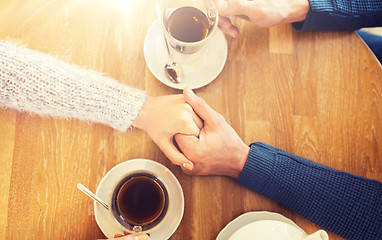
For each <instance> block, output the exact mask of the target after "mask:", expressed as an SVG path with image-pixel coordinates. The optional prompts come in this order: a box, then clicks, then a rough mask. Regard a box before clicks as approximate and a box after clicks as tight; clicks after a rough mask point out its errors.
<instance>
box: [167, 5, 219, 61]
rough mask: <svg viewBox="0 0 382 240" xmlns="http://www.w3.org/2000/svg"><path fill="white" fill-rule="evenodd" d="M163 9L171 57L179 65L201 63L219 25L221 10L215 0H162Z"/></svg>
mask: <svg viewBox="0 0 382 240" xmlns="http://www.w3.org/2000/svg"><path fill="white" fill-rule="evenodd" d="M160 12H161V16H160V25H161V28H162V30H163V32H164V34H165V38H166V41H167V43H168V45H169V51H170V55H171V58H172V60H174V61H175V62H176V63H177V64H180V65H189V64H198V65H201V64H202V63H199V62H200V61H203V60H204V59H205V55H206V52H207V51H206V47H205V46H206V44H207V42H208V41H209V40H210V39H211V37H212V36H213V34H214V33H215V31H216V30H217V25H218V18H219V16H218V11H217V9H216V7H215V5H214V3H213V2H212V0H193V1H174V0H161V1H160Z"/></svg>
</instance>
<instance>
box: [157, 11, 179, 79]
mask: <svg viewBox="0 0 382 240" xmlns="http://www.w3.org/2000/svg"><path fill="white" fill-rule="evenodd" d="M155 9H156V12H157V15H158V21H159V24H160V25H162V22H161V19H160V7H159V5H158V4H156V5H155ZM161 32H162V34H163V38H164V41H165V43H166V49H167V53H168V61H167V63H166V65H164V70H165V72H166V74H167V76H168V77H169V78H170V80H171V81H172V82H173V83H180V82H182V68H181V67H180V65H179V64H177V63H176V62H174V61H173V60H172V59H171V55H170V49H169V48H168V42H167V39H166V36H165V34H164V32H163V29H162V27H161Z"/></svg>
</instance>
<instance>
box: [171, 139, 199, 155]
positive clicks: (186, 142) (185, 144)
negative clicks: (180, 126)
mask: <svg viewBox="0 0 382 240" xmlns="http://www.w3.org/2000/svg"><path fill="white" fill-rule="evenodd" d="M175 141H176V144H178V146H179V148H180V150H181V151H182V152H183V153H184V154H186V155H187V152H190V151H193V150H194V149H196V147H195V145H196V144H197V143H198V138H197V137H195V136H192V135H185V134H176V135H175Z"/></svg>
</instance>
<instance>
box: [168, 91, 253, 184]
mask: <svg viewBox="0 0 382 240" xmlns="http://www.w3.org/2000/svg"><path fill="white" fill-rule="evenodd" d="M183 95H184V99H185V101H186V103H188V104H189V105H190V106H191V107H192V108H193V110H194V111H195V112H196V114H198V116H199V117H200V118H201V119H202V120H203V121H204V127H203V128H202V129H201V131H200V135H199V138H198V137H195V136H191V135H183V134H177V135H175V140H176V142H177V144H178V146H179V148H180V150H181V151H182V152H183V154H184V155H185V156H186V157H187V158H188V159H189V160H190V161H192V162H193V164H194V169H193V170H192V171H190V170H187V169H185V168H183V171H184V172H185V173H188V174H192V175H226V176H230V177H233V178H237V177H238V176H239V174H240V172H241V171H242V169H243V167H244V165H245V162H246V161H247V156H248V152H249V147H248V146H247V145H246V144H245V143H244V142H243V141H242V140H241V139H240V137H239V136H238V135H237V133H236V132H235V130H234V129H233V128H232V127H231V126H230V125H229V124H228V123H227V122H226V121H225V120H224V118H223V116H221V115H220V114H219V113H217V112H215V111H214V110H213V109H212V108H211V107H210V106H208V105H207V103H206V102H205V101H204V100H203V99H201V98H199V97H198V96H196V95H195V94H194V93H193V92H192V90H191V89H189V88H186V89H185V90H184V91H183Z"/></svg>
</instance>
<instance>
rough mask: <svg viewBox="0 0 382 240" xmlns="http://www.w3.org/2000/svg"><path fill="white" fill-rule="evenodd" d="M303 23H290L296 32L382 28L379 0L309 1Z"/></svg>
mask: <svg viewBox="0 0 382 240" xmlns="http://www.w3.org/2000/svg"><path fill="white" fill-rule="evenodd" d="M309 4H310V10H309V12H308V15H307V16H306V19H305V20H304V21H303V22H296V23H292V26H293V27H294V28H295V29H296V30H298V31H303V30H357V29H360V28H362V27H378V26H382V1H381V0H309Z"/></svg>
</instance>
